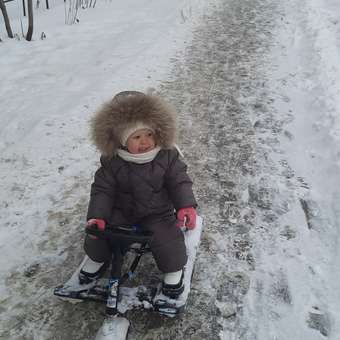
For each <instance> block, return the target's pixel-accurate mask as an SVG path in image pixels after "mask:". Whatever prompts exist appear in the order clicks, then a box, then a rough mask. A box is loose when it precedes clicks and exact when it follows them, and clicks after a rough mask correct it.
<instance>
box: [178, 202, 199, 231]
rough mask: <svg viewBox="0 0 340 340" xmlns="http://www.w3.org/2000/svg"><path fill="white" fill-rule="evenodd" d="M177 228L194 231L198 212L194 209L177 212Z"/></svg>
mask: <svg viewBox="0 0 340 340" xmlns="http://www.w3.org/2000/svg"><path fill="white" fill-rule="evenodd" d="M177 220H178V222H177V227H183V226H185V227H187V228H188V229H194V228H195V227H196V210H195V209H194V208H192V207H189V208H181V209H179V210H178V211H177Z"/></svg>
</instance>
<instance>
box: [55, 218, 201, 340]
mask: <svg viewBox="0 0 340 340" xmlns="http://www.w3.org/2000/svg"><path fill="white" fill-rule="evenodd" d="M202 228H203V224H202V219H201V218H200V217H199V216H198V217H197V222H196V228H195V229H193V230H186V231H184V238H185V244H186V248H187V255H188V261H187V264H186V265H185V267H184V278H183V280H184V291H183V293H182V294H180V295H179V296H178V297H177V298H176V299H173V298H170V297H168V296H165V295H163V294H162V284H161V283H159V284H158V285H157V286H155V287H145V286H142V285H141V286H137V287H124V286H123V284H124V282H126V281H127V280H128V279H130V278H131V277H133V275H134V271H135V269H136V268H137V266H138V263H139V261H140V259H141V257H142V256H143V255H144V254H146V253H148V252H150V248H149V246H148V241H149V240H150V239H151V237H152V235H151V234H146V233H142V232H140V231H139V230H138V229H137V228H136V227H133V226H121V227H116V228H114V229H112V228H110V229H105V230H104V231H99V230H98V229H97V228H90V229H89V228H87V229H86V232H87V233H89V234H92V235H94V236H96V237H100V238H104V239H106V240H107V241H108V242H110V244H111V245H113V249H114V253H113V256H112V263H111V272H110V277H109V278H100V279H98V280H95V281H92V282H90V283H83V284H80V282H79V272H80V269H81V268H82V267H83V264H84V263H85V261H86V259H87V257H86V256H85V258H84V260H83V262H82V263H81V264H80V266H79V267H78V269H77V270H76V271H75V272H74V274H73V275H72V277H71V278H70V279H69V280H68V281H67V282H66V283H65V284H63V285H60V286H58V287H56V288H55V290H54V295H56V296H58V297H59V298H62V299H65V300H69V301H71V302H72V301H73V302H75V301H82V300H93V301H100V302H103V303H105V304H106V317H105V320H104V323H103V325H102V327H101V328H100V329H99V331H98V333H97V335H96V338H95V340H109V339H110V340H113V339H114V340H120V339H126V337H127V333H128V329H129V325H130V322H129V320H128V319H127V318H125V317H124V314H125V313H126V312H127V311H128V310H131V309H134V308H139V309H148V310H150V311H155V312H158V313H160V314H162V315H165V316H169V317H175V316H176V315H178V314H180V313H182V312H183V311H184V309H185V305H186V301H187V298H188V295H189V292H190V284H191V278H192V275H193V270H194V263H195V258H196V253H197V249H198V246H199V243H200V238H201V233H202ZM122 244H123V245H124V246H123V248H124V249H122V247H121V245H122ZM127 252H130V253H134V254H135V257H134V260H133V261H132V263H131V265H130V267H129V269H128V270H127V272H125V273H122V268H123V262H124V255H125V254H126V253H127Z"/></svg>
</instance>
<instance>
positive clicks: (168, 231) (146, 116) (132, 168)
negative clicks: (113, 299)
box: [85, 92, 197, 273]
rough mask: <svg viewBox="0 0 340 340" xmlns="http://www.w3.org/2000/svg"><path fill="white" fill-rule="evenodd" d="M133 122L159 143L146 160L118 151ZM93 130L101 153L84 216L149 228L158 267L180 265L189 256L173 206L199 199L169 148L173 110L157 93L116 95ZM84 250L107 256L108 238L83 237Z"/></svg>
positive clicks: (169, 268)
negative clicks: (128, 158)
mask: <svg viewBox="0 0 340 340" xmlns="http://www.w3.org/2000/svg"><path fill="white" fill-rule="evenodd" d="M123 94H125V92H124V93H123ZM136 121H141V122H143V123H147V124H148V125H150V126H151V127H152V128H153V130H154V131H155V138H156V142H157V145H159V146H161V148H162V149H161V150H160V151H159V152H158V154H157V155H156V157H155V158H154V159H153V160H152V161H150V162H147V163H144V164H136V163H133V162H129V161H126V160H124V159H122V158H120V157H119V156H118V155H117V154H116V152H117V149H118V148H119V147H120V143H119V140H120V135H121V133H122V131H124V130H125V129H127V128H128V127H129V125H130V124H133V123H135V122H136ZM92 133H93V139H94V141H95V144H96V145H97V147H98V148H99V149H100V151H101V152H102V157H101V167H100V168H99V169H98V170H97V172H96V174H95V178H94V182H93V184H92V187H91V198H90V202H89V208H88V214H87V218H88V219H91V218H100V219H104V220H105V221H106V222H107V223H108V224H110V225H113V226H114V225H117V226H118V225H122V224H123V225H124V224H125V225H126V224H138V225H140V227H141V228H142V230H147V231H151V232H153V238H152V241H151V244H150V248H151V251H152V253H153V256H154V258H155V260H156V263H157V266H158V268H159V269H160V270H161V271H162V272H165V273H167V272H174V271H178V270H180V269H182V268H183V266H184V265H185V263H186V261H187V255H186V248H185V243H184V238H183V234H182V232H181V231H180V230H179V229H178V228H177V227H176V218H175V214H174V210H178V209H180V208H184V207H196V205H197V204H196V200H195V197H194V195H193V191H192V181H191V179H190V178H189V176H188V174H187V166H186V164H185V163H184V162H183V161H182V160H181V159H180V158H179V153H178V151H177V150H176V149H175V148H174V147H173V144H174V138H175V119H174V113H173V111H172V109H170V108H169V106H167V105H166V104H165V103H164V102H163V101H162V100H160V99H159V98H158V97H154V96H149V95H144V94H142V93H138V92H132V93H130V92H128V93H127V95H121V94H119V95H118V100H117V96H116V97H114V99H113V100H112V101H110V102H108V103H106V104H105V105H104V106H103V107H102V108H101V109H100V110H99V111H98V112H97V114H96V115H95V117H94V119H93V121H92ZM85 251H86V253H87V254H88V255H89V257H90V258H92V259H93V260H94V261H97V262H103V261H108V260H109V259H110V258H111V250H110V249H108V246H107V245H106V242H105V241H102V240H99V239H96V240H94V239H92V238H89V237H87V238H86V239H85Z"/></svg>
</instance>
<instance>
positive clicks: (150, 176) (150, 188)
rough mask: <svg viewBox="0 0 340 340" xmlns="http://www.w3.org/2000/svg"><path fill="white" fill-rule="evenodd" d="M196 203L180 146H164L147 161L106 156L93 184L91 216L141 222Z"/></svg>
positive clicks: (89, 215)
mask: <svg viewBox="0 0 340 340" xmlns="http://www.w3.org/2000/svg"><path fill="white" fill-rule="evenodd" d="M196 206H197V204H196V200H195V197H194V194H193V191H192V181H191V180H190V178H189V176H188V174H187V166H186V164H185V163H184V162H183V161H182V160H180V159H179V154H178V151H177V150H176V149H167V150H161V151H159V153H158V154H157V156H156V157H155V159H154V160H153V161H151V162H149V163H145V164H135V163H131V162H127V161H125V160H123V159H121V158H120V157H119V156H114V157H112V158H107V157H104V156H102V157H101V167H100V168H99V169H98V170H97V172H96V174H95V179H94V183H93V184H92V187H91V198H90V203H89V208H88V214H87V219H90V218H101V219H104V220H105V221H106V222H107V223H109V224H113V225H116V224H120V223H122V221H127V222H129V223H138V222H139V221H140V220H142V219H144V218H147V217H152V216H157V215H158V216H162V215H163V216H165V215H169V214H171V213H173V212H174V209H175V210H178V209H179V208H184V207H196Z"/></svg>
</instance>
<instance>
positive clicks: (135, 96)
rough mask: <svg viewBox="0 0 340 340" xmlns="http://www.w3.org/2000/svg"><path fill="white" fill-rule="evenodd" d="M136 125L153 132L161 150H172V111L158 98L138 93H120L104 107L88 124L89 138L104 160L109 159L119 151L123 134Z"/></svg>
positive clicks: (174, 124)
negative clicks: (89, 126)
mask: <svg viewBox="0 0 340 340" xmlns="http://www.w3.org/2000/svg"><path fill="white" fill-rule="evenodd" d="M138 123H143V124H145V125H147V126H150V127H151V128H152V130H153V131H155V138H156V143H157V145H158V146H160V147H161V148H163V149H169V148H172V147H173V146H174V144H175V139H176V112H175V110H174V109H173V108H172V107H171V106H169V105H168V104H167V103H166V102H164V101H163V100H162V99H161V98H159V97H156V96H153V95H149V94H144V93H141V92H137V91H124V92H120V93H118V94H117V95H116V96H115V97H114V98H113V99H112V100H110V101H108V102H106V103H104V104H103V105H102V106H101V108H100V109H99V110H98V111H97V112H96V113H95V115H94V117H93V118H92V120H91V137H92V140H93V142H94V144H95V145H96V147H97V148H98V149H99V151H100V152H101V153H102V154H103V155H104V156H107V157H112V156H113V155H115V154H116V153H117V150H118V149H119V148H120V147H121V140H122V134H123V132H124V131H126V130H127V129H129V128H130V127H131V126H134V125H136V124H138Z"/></svg>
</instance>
